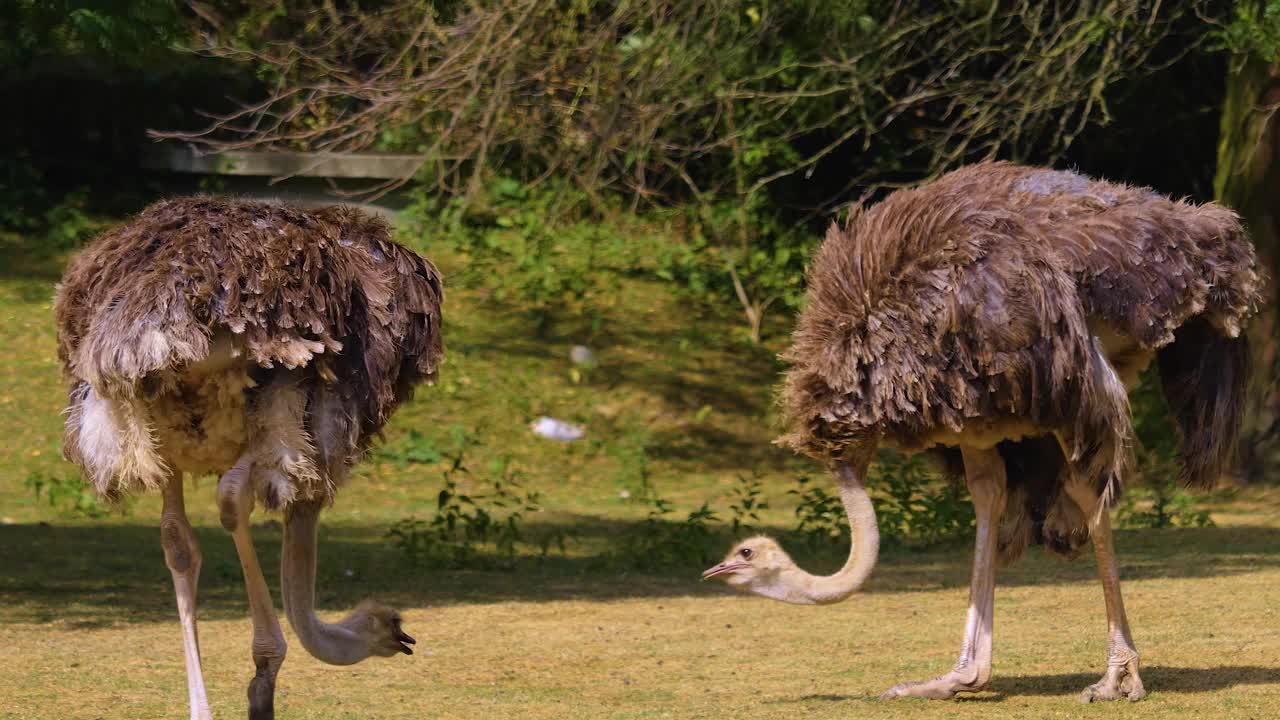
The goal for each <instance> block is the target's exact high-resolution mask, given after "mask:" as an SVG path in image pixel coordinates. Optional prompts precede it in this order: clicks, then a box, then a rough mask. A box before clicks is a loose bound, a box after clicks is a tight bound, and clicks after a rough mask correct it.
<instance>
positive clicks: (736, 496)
mask: <svg viewBox="0 0 1280 720" xmlns="http://www.w3.org/2000/svg"><path fill="white" fill-rule="evenodd" d="M768 509H769V501H768V500H767V499H765V497H764V486H763V484H762V483H761V482H760V477H759V475H756V474H754V473H753V474H752V476H751V477H749V478H748V477H747V476H745V475H739V476H738V482H737V484H736V485H734V486H733V490H732V497H731V498H730V503H729V513H730V515H731V517H730V525H731V526H732V528H733V535H734V537H742V535H743V534H745V533H748V532H754V531H755V529H756V527H758V526H759V525H760V513H761V512H762V511H764V510H768Z"/></svg>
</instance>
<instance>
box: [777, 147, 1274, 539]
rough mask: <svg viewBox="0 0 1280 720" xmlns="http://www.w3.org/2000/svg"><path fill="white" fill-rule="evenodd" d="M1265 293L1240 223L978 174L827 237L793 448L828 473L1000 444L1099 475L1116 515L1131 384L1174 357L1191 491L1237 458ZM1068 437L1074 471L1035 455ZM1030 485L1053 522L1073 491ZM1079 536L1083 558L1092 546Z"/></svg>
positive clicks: (1172, 383) (1203, 210) (802, 365)
mask: <svg viewBox="0 0 1280 720" xmlns="http://www.w3.org/2000/svg"><path fill="white" fill-rule="evenodd" d="M1260 285H1261V278H1260V277H1259V274H1258V270H1257V268H1256V264H1255V259H1254V253H1253V250H1252V248H1251V246H1250V245H1249V242H1248V240H1247V239H1246V237H1245V236H1244V233H1243V231H1242V229H1241V226H1240V223H1239V220H1238V218H1237V217H1236V216H1235V214H1234V213H1232V212H1231V211H1229V210H1226V209H1224V208H1221V207H1218V206H1215V205H1212V204H1210V205H1194V204H1190V203H1187V202H1177V201H1173V200H1170V199H1168V198H1166V197H1164V196H1161V195H1159V194H1157V193H1155V192H1153V191H1151V190H1148V189H1141V188H1132V187H1127V186H1124V185H1119V184H1115V183H1109V182H1102V181H1097V180H1091V179H1088V178H1085V177H1083V176H1081V175H1078V174H1075V173H1071V172H1065V171H1054V170H1045V169H1040V168H1031V167H1024V166H1019V165H1013V164H1008V163H990V164H982V165H975V166H970V167H967V168H964V169H961V170H958V171H955V172H952V173H950V174H948V175H945V176H943V177H942V178H940V179H938V180H937V181H935V182H932V183H930V184H927V185H924V186H922V187H920V188H917V189H913V190H904V191H899V192H896V193H893V194H892V195H890V196H889V197H888V198H886V199H885V200H884V201H883V202H881V203H879V204H877V205H875V206H873V207H871V208H870V209H867V210H865V211H861V212H855V213H854V214H853V215H852V216H851V217H850V219H849V220H848V222H847V223H845V224H844V225H842V226H835V225H833V226H832V227H831V229H830V230H829V231H828V233H827V237H826V240H825V242H824V243H823V245H822V247H821V249H820V250H819V251H818V253H817V255H816V257H815V258H814V260H813V263H812V266H811V269H810V274H809V295H808V306H807V308H806V309H805V311H804V312H803V313H802V314H801V316H800V318H799V323H798V326H797V328H796V330H795V335H794V342H793V345H792V347H791V348H790V349H789V350H788V351H787V352H786V354H785V356H784V357H785V359H787V360H788V361H789V362H790V363H791V364H792V368H791V370H790V372H788V373H787V377H786V384H785V387H784V389H783V392H782V398H781V400H782V406H783V411H784V417H785V420H786V424H787V428H788V432H787V434H786V435H785V436H784V437H783V438H781V442H782V443H783V444H785V445H787V446H790V447H792V448H795V449H796V450H798V451H801V452H804V453H806V454H809V455H811V456H814V457H817V458H820V459H823V460H828V461H830V460H835V459H838V458H840V457H841V456H842V455H844V454H845V453H847V452H849V450H850V448H851V447H852V446H854V445H858V444H866V443H876V442H879V443H884V444H888V445H892V446H897V447H899V448H902V449H905V450H924V449H930V448H954V447H956V446H959V445H961V444H965V443H973V442H976V443H977V444H979V445H987V446H990V445H991V444H993V443H995V442H1001V446H1000V447H1001V451H1002V453H1003V454H1004V455H1005V456H1006V459H1007V460H1014V461H1019V462H1022V463H1023V464H1025V465H1027V466H1028V467H1035V468H1040V469H1041V472H1055V473H1056V472H1057V471H1058V470H1059V469H1061V468H1062V467H1064V466H1069V467H1070V469H1071V470H1072V471H1073V472H1076V473H1079V474H1082V475H1085V476H1087V478H1088V480H1089V481H1090V482H1091V483H1092V484H1093V486H1094V487H1095V488H1096V492H1097V494H1098V495H1099V496H1101V497H1102V498H1103V499H1104V501H1105V502H1104V505H1105V504H1107V503H1109V502H1111V501H1113V500H1114V499H1115V498H1116V497H1117V496H1118V493H1119V492H1120V489H1121V480H1122V477H1123V474H1124V468H1125V466H1126V463H1127V458H1128V455H1129V438H1130V436H1131V430H1130V420H1129V408H1128V400H1127V396H1126V392H1125V385H1126V384H1132V382H1133V381H1134V380H1135V379H1136V377H1137V374H1138V372H1140V371H1141V370H1142V368H1143V367H1144V366H1145V365H1146V364H1147V362H1148V361H1149V360H1150V358H1151V356H1152V355H1153V354H1158V355H1159V365H1160V369H1161V375H1162V377H1163V379H1164V386H1165V392H1166V396H1167V397H1168V399H1169V401H1170V406H1171V408H1172V410H1173V412H1174V414H1175V415H1176V416H1177V418H1178V421H1179V427H1180V429H1181V432H1182V437H1181V441H1182V442H1181V447H1182V453H1183V456H1184V460H1185V469H1184V472H1183V479H1184V480H1185V481H1186V482H1189V483H1192V484H1197V485H1205V484H1209V483H1212V482H1213V481H1214V480H1215V479H1216V478H1217V476H1218V475H1219V474H1220V473H1221V471H1222V470H1223V467H1224V464H1225V463H1227V462H1228V459H1229V457H1230V455H1231V452H1232V448H1233V446H1234V439H1235V435H1236V432H1237V428H1238V425H1239V413H1240V407H1241V405H1240V400H1241V397H1242V393H1243V392H1244V388H1245V367H1244V366H1245V361H1246V359H1247V357H1248V352H1247V348H1246V346H1245V340H1244V337H1243V335H1242V333H1241V329H1242V327H1243V326H1244V323H1245V322H1246V320H1247V319H1248V317H1249V316H1250V314H1251V313H1252V312H1253V310H1254V307H1255V305H1256V304H1257V303H1258V302H1259V298H1260V295H1259V288H1260ZM1118 380H1119V381H1118ZM1053 435H1057V436H1058V437H1059V438H1060V439H1061V441H1062V444H1063V445H1065V446H1066V448H1067V450H1068V456H1067V457H1065V458H1063V457H1057V458H1055V457H1053V456H1054V455H1055V454H1060V450H1059V443H1057V442H1053V443H1048V444H1046V443H1044V442H1023V443H1022V444H1019V442H1020V441H1023V440H1024V439H1028V438H1043V437H1045V436H1053ZM1046 454H1047V457H1046ZM1020 456H1021V457H1020ZM953 457H954V456H953ZM1023 477H1027V476H1026V475H1017V474H1011V476H1010V482H1011V483H1013V482H1015V481H1016V480H1018V479H1019V478H1023ZM1027 482H1031V483H1037V482H1038V483H1040V485H1041V486H1042V487H1040V489H1039V492H1037V493H1032V494H1033V495H1037V497H1031V498H1028V502H1029V503H1032V504H1034V505H1036V507H1034V508H1031V510H1032V512H1033V513H1034V514H1035V515H1038V516H1040V518H1039V519H1040V520H1042V519H1043V515H1044V514H1046V513H1049V512H1050V510H1051V509H1052V506H1053V502H1054V500H1055V496H1056V494H1057V490H1058V488H1059V487H1060V485H1061V478H1056V477H1055V478H1050V479H1048V480H1046V479H1044V478H1039V479H1034V478H1033V479H1029V480H1028V481H1027ZM1014 490H1015V491H1017V492H1021V489H1019V488H1014ZM1045 494H1047V495H1048V497H1045ZM1065 510H1067V511H1070V510H1071V508H1065ZM1079 519H1082V518H1079ZM1066 524H1067V525H1069V526H1072V527H1070V528H1063V530H1064V531H1066V532H1076V533H1077V537H1076V539H1075V540H1074V541H1071V542H1068V543H1067V546H1068V547H1070V549H1071V550H1074V548H1076V547H1078V546H1079V544H1080V543H1081V542H1083V540H1084V539H1085V538H1086V537H1087V534H1085V535H1084V536H1079V535H1078V533H1079V531H1080V530H1081V525H1082V523H1080V522H1075V521H1073V522H1069V523H1066ZM1053 525H1054V524H1053V523H1050V526H1051V527H1052V526H1053ZM1048 539H1049V540H1051V546H1054V547H1060V546H1062V542H1061V541H1062V538H1060V537H1059V538H1048ZM1064 549H1065V548H1064Z"/></svg>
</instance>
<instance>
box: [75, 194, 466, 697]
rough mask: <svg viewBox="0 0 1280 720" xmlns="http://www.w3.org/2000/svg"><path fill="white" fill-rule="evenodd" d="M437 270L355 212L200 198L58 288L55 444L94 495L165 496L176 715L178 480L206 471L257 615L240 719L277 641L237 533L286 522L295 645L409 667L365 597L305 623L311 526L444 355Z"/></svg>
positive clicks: (192, 668) (144, 221)
mask: <svg viewBox="0 0 1280 720" xmlns="http://www.w3.org/2000/svg"><path fill="white" fill-rule="evenodd" d="M442 299H443V296H442V289H441V284H440V275H439V273H438V272H437V271H436V268H435V267H434V266H433V265H432V264H431V263H430V262H428V261H427V260H424V259H423V258H421V257H419V256H418V255H416V254H414V253H413V252H411V251H409V250H407V249H405V248H403V247H401V246H400V245H397V244H396V243H394V242H392V240H391V239H390V235H389V232H388V229H387V226H386V224H385V223H383V222H382V221H381V220H379V219H376V218H373V217H369V216H367V215H365V214H362V213H360V212H358V211H356V210H354V209H351V208H346V207H330V208H324V209H319V210H301V209H297V208H292V207H288V206H285V205H278V204H268V203H254V202H234V201H228V200H222V199H215V198H207V197H197V198H189V199H181V200H173V201H167V202H160V203H157V204H155V205H152V206H151V207H149V208H147V209H146V210H144V211H143V212H142V213H141V214H139V215H138V216H137V217H136V218H135V219H134V220H133V221H132V222H129V223H127V224H125V225H123V226H121V227H118V228H116V229H115V230H112V231H110V232H108V233H106V234H105V235H104V236H102V237H100V238H98V239H97V240H96V241H95V242H94V243H92V244H91V245H90V246H89V247H88V248H87V249H86V250H85V251H84V252H82V253H81V254H80V255H79V256H78V257H76V259H75V260H74V261H73V262H72V263H71V266H70V268H69V269H68V270H67V273H66V276H65V277H64V278H63V280H62V284H61V285H60V287H59V288H58V293H57V299H56V303H55V307H56V313H57V321H58V356H59V358H60V359H61V361H62V365H63V369H64V372H65V375H66V379H67V384H68V397H69V401H68V408H67V413H66V416H67V420H66V431H65V435H64V438H63V448H64V452H65V453H66V456H67V458H68V459H70V460H72V461H73V462H75V463H76V464H78V465H79V466H80V467H81V468H82V470H83V472H84V475H85V477H86V479H87V480H88V481H89V482H91V483H92V484H93V487H94V488H95V489H96V490H97V492H98V494H99V495H100V496H102V497H105V498H116V497H119V496H121V495H123V494H125V493H129V492H132V491H138V490H158V491H160V492H161V493H162V494H163V498H164V502H163V506H164V509H163V513H162V515H161V518H160V542H161V545H162V547H163V549H164V557H165V563H166V565H167V566H168V567H169V570H170V572H171V573H172V575H173V584H174V591H175V593H176V595H177V601H178V615H179V618H180V619H181V622H182V641H183V651H184V654H185V661H186V669H187V686H188V694H189V700H190V705H191V717H192V718H208V717H209V704H208V701H207V699H206V696H205V690H204V682H203V679H202V677H201V670H200V651H199V643H198V641H197V635H196V584H197V581H198V579H199V576H200V560H201V556H200V548H199V546H198V545H197V543H196V538H195V535H194V533H193V532H192V529H191V525H190V523H189V522H188V521H187V517H186V513H185V510H184V507H183V483H182V474H183V473H184V472H186V473H190V474H191V475H193V476H197V475H204V474H210V473H220V474H221V476H222V477H221V479H220V480H219V482H218V486H217V499H218V507H219V510H220V513H221V520H222V525H223V527H225V528H226V529H227V530H228V531H230V532H231V534H232V537H233V539H234V541H235V546H236V551H237V553H238V554H239V556H240V563H241V567H242V568H243V569H244V578H245V585H246V586H247V589H248V593H249V607H250V612H251V614H252V617H253V661H254V665H255V666H256V668H257V670H256V674H255V676H254V678H253V680H252V681H251V682H250V684H249V693H248V694H249V717H250V718H270V717H272V716H273V713H274V710H273V698H274V692H275V679H276V674H277V673H278V672H279V670H280V665H281V663H282V662H283V661H284V656H285V641H284V636H283V635H282V634H281V632H280V624H279V622H278V620H277V619H276V615H275V610H274V608H273V607H272V603H271V593H270V591H269V590H268V588H267V584H266V582H265V580H264V579H263V576H262V570H261V569H260V568H259V566H258V560H257V557H256V555H255V554H254V549H253V541H252V539H251V538H250V528H249V515H250V512H251V511H252V509H253V506H254V503H255V502H261V503H262V504H263V505H264V506H265V507H266V508H268V509H271V510H280V511H283V512H284V518H285V526H284V527H285V529H284V544H283V550H282V560H281V584H282V591H281V594H282V596H283V598H284V606H285V612H286V614H287V615H288V616H289V622H290V624H291V625H292V626H293V629H294V632H296V633H297V635H298V638H299V640H301V641H302V645H303V647H305V648H306V649H307V651H308V652H309V653H311V654H312V655H314V656H315V657H316V658H318V659H320V660H322V661H324V662H327V663H332V664H336V665H349V664H352V663H356V662H360V661H361V660H363V659H365V658H367V657H370V656H374V655H377V656H381V657H390V656H392V655H395V654H397V653H405V654H412V651H411V650H410V649H409V645H410V644H413V638H411V637H409V636H408V635H406V634H405V633H404V632H403V631H402V630H401V628H400V623H401V620H400V615H399V614H398V613H397V612H395V611H394V610H391V609H389V608H386V607H383V606H381V605H378V604H375V603H372V602H369V601H365V602H363V603H361V604H360V605H359V606H357V607H356V609H355V610H354V611H353V612H352V613H351V614H350V615H349V616H348V617H347V618H345V619H344V620H342V621H341V622H338V623H335V624H328V623H324V622H321V621H320V620H319V619H318V618H317V617H316V615H315V609H314V586H315V570H316V548H315V545H316V528H317V523H318V518H319V514H320V511H321V509H322V508H324V507H325V506H327V505H329V504H330V503H332V502H333V500H334V496H335V494H336V492H337V490H338V488H339V486H341V485H342V483H343V480H344V479H345V478H346V475H347V471H348V469H349V468H350V467H351V465H352V464H353V463H354V462H356V460H357V459H358V458H359V456H360V455H361V453H362V452H363V451H364V450H365V449H366V448H367V446H368V445H369V443H370V440H371V439H372V438H373V437H374V436H375V435H376V434H377V433H378V431H379V430H380V429H381V428H382V426H383V425H384V424H385V423H386V421H387V418H388V417H389V416H390V415H391V413H392V411H393V410H394V409H395V407H396V405H397V404H399V403H400V402H403V401H404V400H405V399H407V398H408V397H409V394H410V392H411V390H412V388H413V387H414V385H416V384H417V383H418V382H420V381H422V380H424V379H431V378H433V377H434V376H435V373H436V368H437V366H438V364H439V362H440V359H441V357H442V354H443V344H442V340H441V327H440V304H441V301H442Z"/></svg>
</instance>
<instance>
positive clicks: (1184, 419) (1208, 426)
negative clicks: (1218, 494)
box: [1157, 318, 1249, 489]
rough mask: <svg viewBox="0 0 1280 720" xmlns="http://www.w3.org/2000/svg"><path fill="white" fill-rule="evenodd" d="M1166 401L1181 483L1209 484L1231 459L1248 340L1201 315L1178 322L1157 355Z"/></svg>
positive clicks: (1237, 430)
mask: <svg viewBox="0 0 1280 720" xmlns="http://www.w3.org/2000/svg"><path fill="white" fill-rule="evenodd" d="M1157 362H1158V364H1159V368H1160V384H1161V386H1162V388H1163V390H1164V397H1165V401H1166V402H1167V403H1168V404H1169V411H1170V413H1172V415H1173V418H1174V421H1175V422H1176V423H1177V426H1178V446H1179V450H1180V453H1181V455H1182V475H1181V476H1180V478H1179V479H1180V480H1181V482H1182V484H1183V485H1186V486H1189V487H1191V486H1194V487H1199V488H1205V489H1208V488H1211V487H1213V485H1214V483H1215V482H1217V480H1218V478H1219V477H1221V475H1222V474H1223V473H1224V472H1226V471H1227V470H1228V469H1229V468H1230V466H1231V464H1232V463H1233V461H1234V459H1235V454H1236V442H1237V440H1238V439H1239V435H1240V422H1241V418H1242V416H1243V414H1244V404H1245V394H1246V391H1247V389H1248V384H1249V341H1248V339H1247V338H1246V337H1245V336H1244V335H1243V334H1242V335H1241V336H1240V337H1237V338H1229V337H1226V336H1224V335H1222V334H1221V333H1220V332H1218V331H1217V330H1215V329H1214V328H1213V327H1212V326H1211V325H1210V324H1209V323H1208V322H1206V321H1205V320H1203V319H1202V318H1195V319H1193V320H1191V321H1189V322H1187V323H1185V324H1183V326H1182V327H1180V328H1179V329H1178V331H1177V333H1176V334H1175V336H1174V342H1173V343H1172V344H1171V345H1167V346H1165V347H1163V348H1161V349H1160V352H1159V355H1158V356H1157Z"/></svg>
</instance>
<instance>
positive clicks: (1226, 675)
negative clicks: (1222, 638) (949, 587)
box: [770, 665, 1280, 705]
mask: <svg viewBox="0 0 1280 720" xmlns="http://www.w3.org/2000/svg"><path fill="white" fill-rule="evenodd" d="M1101 675H1102V670H1101V669H1099V670H1098V672H1096V673H1092V674H1090V673H1064V674H1060V675H1014V676H1001V675H998V674H997V675H996V676H995V677H994V678H992V680H991V685H990V687H988V688H987V689H986V691H984V692H983V693H981V694H979V695H976V696H975V695H957V696H956V698H955V700H956V702H961V703H993V702H995V703H998V702H1003V701H1004V700H1005V699H1006V698H1009V697H1018V696H1026V695H1039V696H1050V695H1062V696H1066V697H1074V696H1076V695H1079V694H1080V692H1081V691H1082V690H1084V689H1085V688H1086V687H1088V686H1090V685H1092V684H1093V683H1095V682H1097V681H1098V678H1099V677H1101ZM1142 682H1143V685H1144V686H1145V687H1146V688H1147V691H1148V692H1151V693H1153V694H1160V693H1202V692H1213V691H1216V690H1226V689H1229V688H1233V687H1237V686H1240V685H1275V684H1280V677H1278V676H1277V675H1276V669H1275V668H1274V667H1261V666H1257V665H1224V666H1221V667H1206V668H1185V667H1169V666H1167V665H1151V666H1148V667H1144V668H1142ZM886 689H888V688H886ZM865 700H870V701H876V700H877V698H875V697H874V696H865V695H839V694H831V693H822V694H812V695H802V696H800V697H796V698H782V699H778V700H773V701H771V703H770V704H777V705H787V704H792V703H815V702H825V703H845V702H855V701H865ZM886 702H887V701H886ZM893 702H899V703H901V702H908V703H910V702H925V701H920V700H906V701H903V700H895V701H893Z"/></svg>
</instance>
